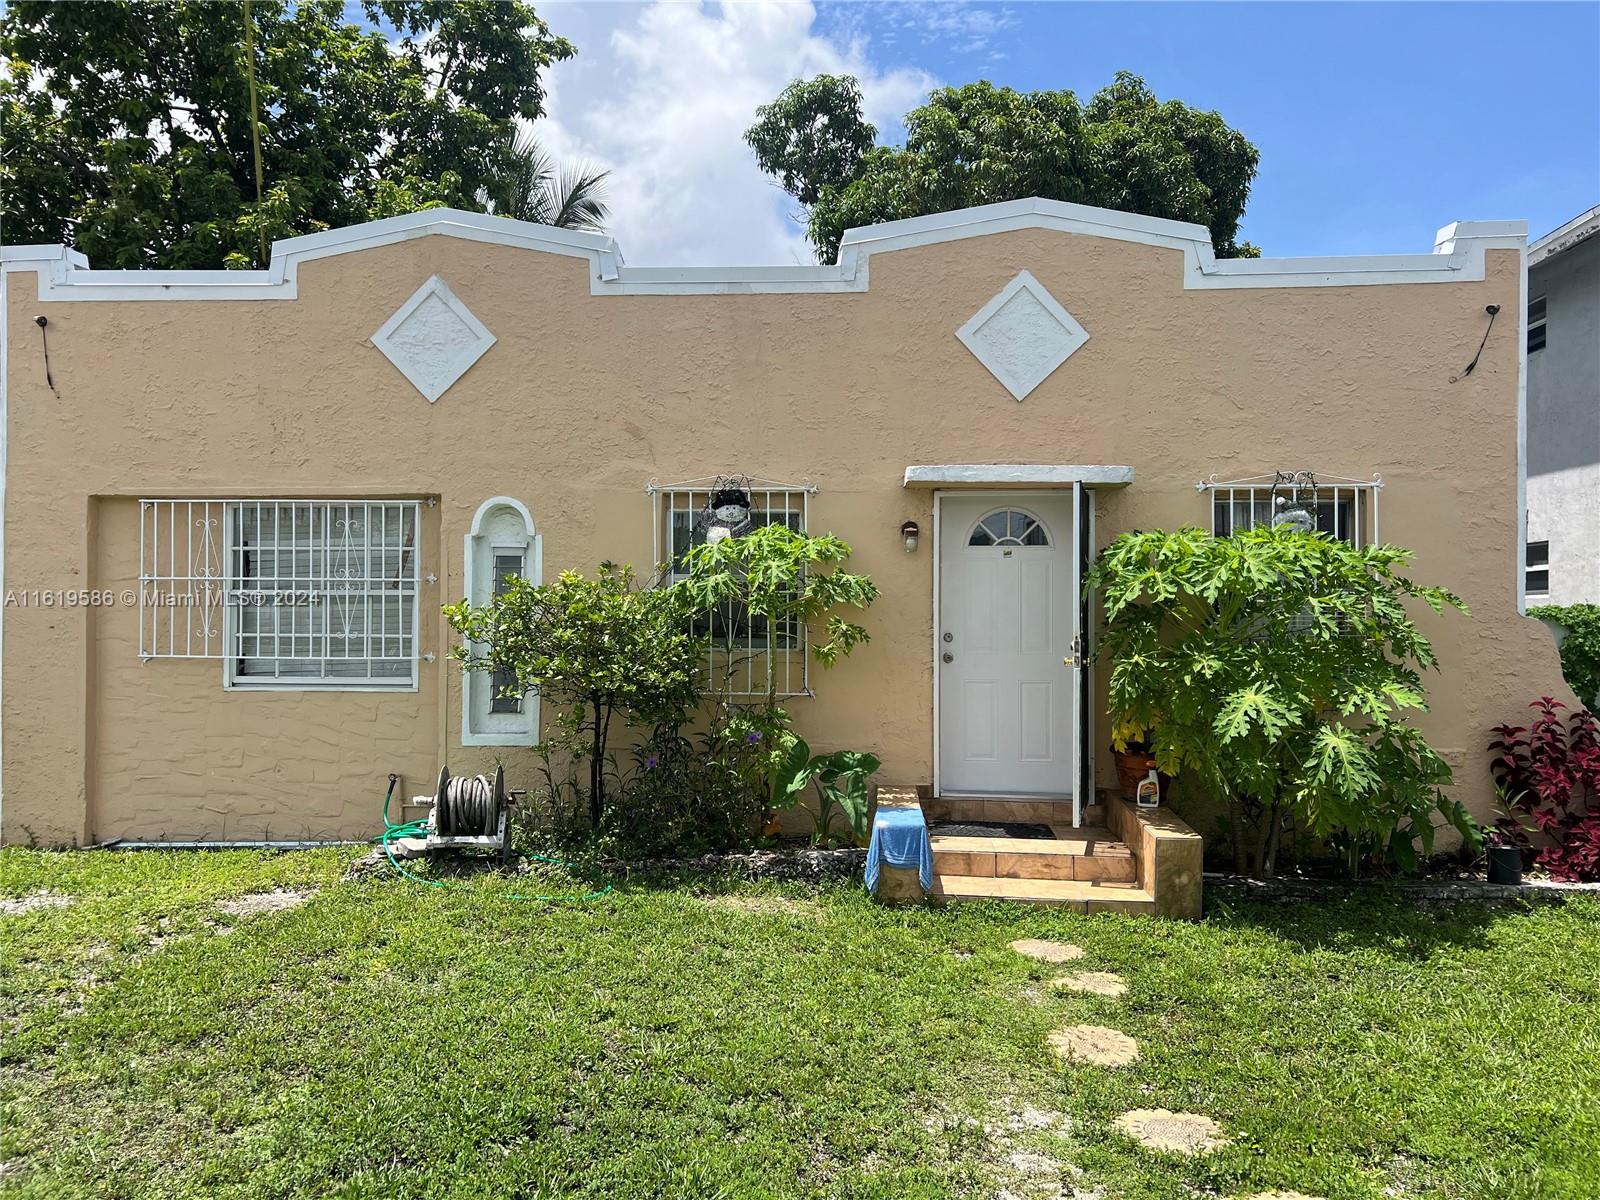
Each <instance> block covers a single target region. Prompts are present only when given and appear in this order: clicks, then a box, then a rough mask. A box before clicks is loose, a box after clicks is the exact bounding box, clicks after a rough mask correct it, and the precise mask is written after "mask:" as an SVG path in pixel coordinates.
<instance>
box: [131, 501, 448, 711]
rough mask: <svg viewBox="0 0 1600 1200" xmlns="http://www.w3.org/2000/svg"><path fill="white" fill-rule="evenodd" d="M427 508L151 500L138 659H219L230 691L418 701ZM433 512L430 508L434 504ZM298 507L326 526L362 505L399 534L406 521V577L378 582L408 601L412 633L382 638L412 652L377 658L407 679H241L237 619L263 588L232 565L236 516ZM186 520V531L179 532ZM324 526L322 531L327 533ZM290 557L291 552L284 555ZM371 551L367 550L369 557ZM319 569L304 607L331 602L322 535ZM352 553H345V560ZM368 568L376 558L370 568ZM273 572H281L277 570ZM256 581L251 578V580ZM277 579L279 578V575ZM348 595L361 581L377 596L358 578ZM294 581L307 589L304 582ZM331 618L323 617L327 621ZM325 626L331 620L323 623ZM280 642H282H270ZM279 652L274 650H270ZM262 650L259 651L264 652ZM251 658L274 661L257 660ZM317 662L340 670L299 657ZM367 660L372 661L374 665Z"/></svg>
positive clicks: (142, 556)
mask: <svg viewBox="0 0 1600 1200" xmlns="http://www.w3.org/2000/svg"><path fill="white" fill-rule="evenodd" d="M422 503H423V502H422V501H419V500H415V499H392V498H379V497H366V496H341V497H334V498H327V499H323V498H307V497H299V496H293V497H291V496H252V497H242V498H235V499H210V498H208V499H145V500H141V501H140V502H139V504H140V526H139V589H140V590H139V622H140V629H139V657H140V659H141V660H142V661H145V662H150V661H152V660H155V659H164V658H176V659H206V658H211V659H220V660H221V661H222V674H223V679H222V684H223V687H224V689H226V690H229V691H305V692H415V691H417V690H418V688H419V686H420V679H421V667H420V664H421V661H422V649H421V641H422V620H421V615H422V609H421V600H422V596H421V592H422V586H421V584H422V569H421V559H422V542H423V538H422V511H421V510H422ZM429 503H430V506H431V503H432V502H431V501H430V502H429ZM285 505H292V506H297V507H308V508H315V507H318V506H323V507H324V508H325V510H326V511H325V514H324V521H325V522H326V520H327V518H328V516H329V515H330V514H331V512H332V510H333V509H334V508H340V509H346V510H348V509H350V508H354V507H356V506H361V508H363V509H364V510H366V512H367V513H368V514H370V512H371V510H372V509H373V508H374V507H377V508H379V509H380V510H399V511H400V512H401V513H402V516H401V520H400V525H401V528H402V530H404V529H405V526H406V518H407V515H409V518H410V534H411V541H410V542H409V543H401V544H400V545H399V546H398V547H384V549H386V550H392V549H396V548H397V549H399V550H400V563H401V564H402V567H401V569H402V574H400V575H397V576H396V577H395V578H394V579H392V580H391V579H390V578H389V577H388V576H387V575H385V576H384V578H383V579H382V580H381V581H380V582H381V583H383V584H385V585H388V584H393V585H394V587H395V589H396V590H397V591H400V592H402V593H409V598H410V604H409V605H408V606H406V607H408V608H409V613H410V631H409V633H405V632H400V633H397V634H392V635H391V634H388V633H387V632H384V633H382V634H380V636H384V637H390V636H393V637H398V638H400V639H401V641H402V644H404V643H406V642H407V641H408V642H409V653H408V654H406V655H404V656H403V658H402V659H398V660H397V659H395V658H393V657H392V656H379V657H382V658H387V659H389V661H404V662H406V663H408V665H409V671H408V674H407V675H406V676H396V677H393V678H389V677H384V676H373V675H366V676H361V677H356V678H345V677H338V676H322V677H311V676H308V675H291V676H276V677H274V676H264V675H249V674H242V673H240V672H239V670H238V659H239V657H240V655H239V653H238V650H239V647H240V638H241V636H245V635H243V634H242V633H241V630H240V628H239V614H240V612H241V611H242V610H243V607H244V605H245V603H246V597H247V596H249V595H254V594H257V593H259V592H260V591H261V589H258V588H254V587H245V586H244V584H245V579H244V577H243V575H242V573H241V571H240V569H239V568H240V564H239V563H237V562H236V561H235V549H236V547H235V527H236V525H237V523H238V520H239V514H240V513H241V512H242V511H243V509H244V508H246V507H247V506H255V507H258V508H261V509H266V508H269V507H271V508H278V507H280V506H285ZM180 521H181V524H180ZM326 528H327V527H326V524H325V525H324V529H325V530H326ZM197 530H198V531H199V532H198V534H197V532H196V531H197ZM283 548H288V547H283ZM366 548H367V543H365V542H364V544H363V552H365V550H366ZM308 549H309V550H310V551H311V555H312V558H313V560H314V559H315V556H316V555H318V554H319V553H320V554H321V556H322V560H323V568H322V572H321V573H320V574H319V573H315V572H308V574H307V576H306V578H305V579H304V580H303V582H304V583H305V584H306V585H307V586H306V587H304V588H302V589H293V588H290V589H280V590H288V591H294V590H299V591H303V592H305V593H306V594H307V597H308V606H310V605H314V604H317V603H321V601H319V600H314V599H310V597H315V596H328V595H332V594H334V589H333V588H331V587H330V586H329V581H330V580H331V579H334V578H338V576H335V575H330V574H329V573H328V572H329V570H330V567H329V563H330V561H331V560H330V557H329V556H330V542H329V539H328V537H327V536H326V533H324V536H323V538H322V540H321V541H320V542H317V543H314V544H309V545H308ZM347 553H348V551H347ZM366 561H368V562H370V558H368V559H366ZM275 565H276V564H275ZM252 578H253V577H252ZM275 578H282V577H281V576H277V577H275ZM345 580H346V581H345V584H344V585H343V589H342V590H344V591H346V592H348V591H349V590H350V584H351V583H352V582H359V583H360V584H361V585H362V590H363V591H365V592H369V593H370V592H371V591H372V590H373V588H372V583H373V581H372V580H370V579H367V578H366V577H364V576H363V577H361V578H360V579H359V581H357V580H353V579H351V578H350V577H348V576H346V577H345ZM291 581H292V582H301V581H300V580H298V579H293V578H292V580H291ZM327 611H331V610H324V612H325V613H326V612H327ZM325 619H326V618H325ZM271 636H273V637H276V636H277V635H276V633H274V634H273V635H271ZM299 636H313V637H320V638H322V640H323V643H324V647H326V645H327V642H328V640H329V639H330V638H331V637H332V636H333V635H332V634H331V633H330V632H329V631H328V630H327V629H326V627H324V629H323V631H322V632H321V633H320V634H302V635H299ZM274 648H276V647H274ZM258 649H259V647H258ZM252 657H274V656H272V655H254V656H252ZM299 657H304V658H309V659H315V660H317V661H319V662H321V663H323V664H324V669H326V664H327V663H329V662H337V661H341V659H340V658H339V657H337V656H329V655H327V654H320V655H304V656H299ZM367 661H370V659H368V660H367Z"/></svg>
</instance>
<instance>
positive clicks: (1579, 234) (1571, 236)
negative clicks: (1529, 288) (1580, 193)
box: [1528, 204, 1600, 267]
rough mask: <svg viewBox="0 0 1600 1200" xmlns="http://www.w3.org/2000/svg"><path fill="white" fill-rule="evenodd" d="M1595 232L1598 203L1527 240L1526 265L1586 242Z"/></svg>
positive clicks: (1598, 221)
mask: <svg viewBox="0 0 1600 1200" xmlns="http://www.w3.org/2000/svg"><path fill="white" fill-rule="evenodd" d="M1596 234H1600V204H1597V205H1595V206H1594V207H1593V208H1591V209H1590V210H1589V211H1588V212H1585V213H1579V214H1578V215H1577V216H1575V217H1573V218H1572V220H1570V221H1568V222H1567V223H1566V224H1565V225H1561V226H1558V227H1557V228H1555V229H1552V230H1551V231H1550V232H1549V233H1547V234H1545V235H1544V236H1543V237H1542V238H1535V239H1534V240H1533V241H1531V242H1529V243H1528V265H1529V266H1530V267H1533V266H1537V265H1538V264H1539V263H1542V262H1543V261H1544V260H1545V259H1547V258H1554V257H1555V256H1556V255H1557V254H1560V253H1561V252H1562V251H1564V250H1570V249H1572V248H1573V247H1574V246H1576V245H1577V244H1578V243H1579V242H1586V241H1588V240H1589V239H1590V238H1592V237H1594V236H1595V235H1596Z"/></svg>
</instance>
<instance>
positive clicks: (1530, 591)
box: [1522, 539, 1550, 604]
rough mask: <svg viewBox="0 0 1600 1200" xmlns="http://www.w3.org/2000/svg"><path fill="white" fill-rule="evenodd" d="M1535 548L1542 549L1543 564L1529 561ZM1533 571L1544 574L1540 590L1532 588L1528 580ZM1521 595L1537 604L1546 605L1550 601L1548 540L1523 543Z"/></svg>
mask: <svg viewBox="0 0 1600 1200" xmlns="http://www.w3.org/2000/svg"><path fill="white" fill-rule="evenodd" d="M1535 546H1543V547H1544V561H1543V562H1539V563H1536V562H1531V561H1530V559H1531V558H1532V557H1533V549H1534V547H1535ZM1535 571H1543V572H1544V586H1543V587H1542V588H1536V587H1534V586H1533V584H1532V582H1530V580H1529V576H1530V575H1532V574H1533V572H1535ZM1522 593H1523V596H1524V597H1525V598H1526V599H1527V600H1528V601H1530V602H1536V603H1537V604H1543V603H1546V602H1548V601H1549V599H1550V542H1549V541H1548V539H1545V540H1539V541H1529V542H1524V543H1523V546H1522Z"/></svg>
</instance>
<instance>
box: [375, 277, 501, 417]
mask: <svg viewBox="0 0 1600 1200" xmlns="http://www.w3.org/2000/svg"><path fill="white" fill-rule="evenodd" d="M494 343H495V336H494V334H492V333H490V332H489V330H488V329H487V328H486V327H485V326H484V324H483V322H482V321H480V320H478V318H477V317H475V316H473V315H472V310H471V309H469V308H468V307H467V306H466V305H465V304H463V303H461V301H460V300H459V299H458V298H457V297H456V294H455V293H454V292H452V291H451V290H450V288H449V287H448V286H447V285H446V284H445V281H444V280H442V279H440V278H439V277H438V276H437V275H435V276H434V277H433V278H432V279H430V280H428V282H427V283H425V284H423V285H422V286H421V287H419V288H418V289H417V290H416V292H415V293H414V294H413V295H412V297H411V299H409V300H407V301H406V302H405V303H404V304H402V305H401V306H400V307H399V308H398V309H396V310H395V314H394V316H392V317H390V318H389V319H388V320H387V321H385V322H384V323H383V328H382V329H380V330H378V332H377V333H375V334H373V335H372V344H373V345H374V346H376V347H377V348H378V349H379V350H381V351H383V355H384V357H385V358H387V359H388V360H389V361H390V362H392V363H393V364H394V365H395V367H396V368H397V369H398V370H399V372H400V374H402V375H404V376H405V377H406V378H407V379H409V380H410V381H411V386H412V387H414V388H416V389H417V391H419V392H421V393H422V394H423V395H424V396H426V397H427V398H428V403H429V404H432V403H433V402H434V401H435V400H437V399H438V398H439V397H440V396H442V395H444V394H445V392H447V391H449V390H450V385H451V384H453V383H454V382H455V381H456V380H458V379H460V378H461V377H462V376H463V375H465V374H466V373H467V369H468V368H469V367H471V366H472V364H473V363H475V362H477V361H478V360H479V359H480V358H482V357H483V356H484V354H485V353H487V352H488V349H489V347H490V346H492V345H494Z"/></svg>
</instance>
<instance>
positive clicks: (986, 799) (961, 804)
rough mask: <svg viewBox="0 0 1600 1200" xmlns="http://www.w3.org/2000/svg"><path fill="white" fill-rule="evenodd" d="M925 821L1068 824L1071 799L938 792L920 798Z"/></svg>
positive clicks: (1069, 823) (1070, 818)
mask: <svg viewBox="0 0 1600 1200" xmlns="http://www.w3.org/2000/svg"><path fill="white" fill-rule="evenodd" d="M922 812H923V814H924V815H925V816H926V817H927V819H928V823H929V824H933V823H934V822H936V821H1003V822H1005V823H1007V824H1024V825H1071V824H1072V801H1071V800H1041V799H1040V798H1039V797H1038V796H939V797H937V798H933V799H926V800H923V801H922Z"/></svg>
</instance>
